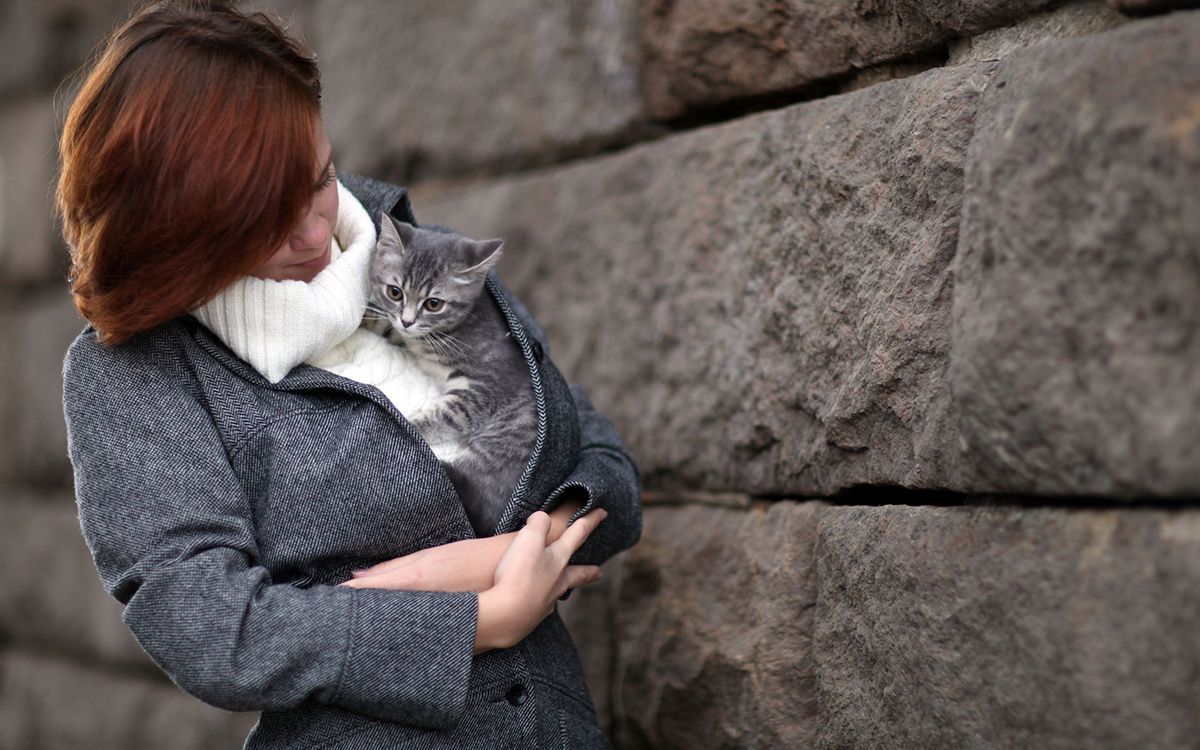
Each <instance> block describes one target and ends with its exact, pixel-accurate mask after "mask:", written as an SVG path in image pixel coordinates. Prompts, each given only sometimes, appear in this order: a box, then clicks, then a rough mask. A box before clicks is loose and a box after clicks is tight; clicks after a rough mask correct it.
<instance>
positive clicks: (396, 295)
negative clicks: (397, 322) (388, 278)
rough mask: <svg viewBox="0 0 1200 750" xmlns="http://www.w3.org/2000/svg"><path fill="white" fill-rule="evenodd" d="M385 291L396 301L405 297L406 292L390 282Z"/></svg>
mask: <svg viewBox="0 0 1200 750" xmlns="http://www.w3.org/2000/svg"><path fill="white" fill-rule="evenodd" d="M385 291H387V296H388V299H390V300H392V301H394V302H399V301H400V300H402V299H404V292H402V291H400V287H398V286H392V285H391V284H388V286H387V289H386V290H385Z"/></svg>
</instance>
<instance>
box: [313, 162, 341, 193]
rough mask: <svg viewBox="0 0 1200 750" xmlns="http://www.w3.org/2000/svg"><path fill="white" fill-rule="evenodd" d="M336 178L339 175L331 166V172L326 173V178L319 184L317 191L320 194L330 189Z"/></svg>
mask: <svg viewBox="0 0 1200 750" xmlns="http://www.w3.org/2000/svg"><path fill="white" fill-rule="evenodd" d="M336 177H337V173H336V172H334V171H333V167H332V166H330V167H329V171H328V172H326V173H325V176H324V177H323V178H321V181H320V182H318V183H317V191H318V192H320V191H322V190H324V189H325V188H327V187H329V185H330V183H332V182H333V181H334V179H335V178H336Z"/></svg>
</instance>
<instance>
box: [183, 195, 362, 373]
mask: <svg viewBox="0 0 1200 750" xmlns="http://www.w3.org/2000/svg"><path fill="white" fill-rule="evenodd" d="M333 237H334V241H333V247H332V248H331V251H330V259H329V265H327V266H326V267H325V268H324V270H322V271H321V272H320V273H319V274H317V276H316V278H314V279H313V280H312V281H311V282H308V283H305V282H303V281H293V280H289V281H273V280H271V279H257V278H254V277H252V276H244V277H242V278H240V279H238V280H237V281H235V282H233V283H232V284H230V285H229V286H228V287H226V288H225V289H224V290H222V291H221V293H220V294H218V295H217V296H216V297H214V298H212V299H211V300H209V301H208V302H207V303H205V304H204V305H201V306H200V307H197V308H196V309H194V310H192V311H191V314H192V315H193V316H195V317H196V319H197V320H199V321H200V322H201V323H203V324H204V325H205V326H206V327H207V328H208V329H209V330H210V331H212V332H213V333H214V334H216V336H217V337H218V338H219V339H221V341H223V342H224V343H225V345H226V346H228V347H229V348H230V349H232V350H233V352H234V353H235V354H237V355H238V356H239V357H241V358H242V359H243V360H245V361H246V362H247V363H249V364H250V365H251V366H252V367H253V368H254V369H255V370H257V371H258V372H259V373H260V374H261V375H262V376H263V377H264V378H266V379H267V380H269V381H270V382H272V383H278V382H279V381H280V380H283V378H284V376H286V375H287V374H288V372H290V371H291V370H292V368H293V367H295V366H296V365H298V364H300V363H301V362H305V361H307V360H309V359H311V358H313V357H315V356H317V355H319V354H321V353H323V352H324V351H325V350H326V349H328V348H329V347H331V346H333V345H335V344H337V343H339V342H341V341H342V340H343V339H345V338H346V337H347V336H349V335H350V334H352V333H354V330H355V329H356V328H358V325H359V323H361V322H362V317H363V312H364V310H365V309H366V304H367V295H368V292H369V285H368V279H367V273H368V266H369V264H370V260H371V249H372V248H373V247H374V246H375V239H376V235H375V225H374V224H373V223H372V221H371V217H370V216H369V215H368V214H367V210H366V209H365V208H363V206H362V204H361V203H359V201H358V199H357V198H355V197H354V195H353V194H352V193H351V192H350V191H349V190H347V189H346V188H345V186H343V185H342V183H341V182H340V181H339V182H338V215H337V222H336V224H335V225H334V228H333Z"/></svg>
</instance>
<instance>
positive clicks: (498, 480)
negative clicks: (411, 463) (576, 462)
mask: <svg viewBox="0 0 1200 750" xmlns="http://www.w3.org/2000/svg"><path fill="white" fill-rule="evenodd" d="M376 326H377V328H381V329H385V330H377V332H379V333H382V334H383V335H385V336H386V337H387V338H388V340H389V341H391V342H392V343H395V344H397V345H400V346H406V347H408V349H409V350H410V351H411V352H412V354H413V355H414V357H415V358H416V359H417V361H418V364H419V366H421V367H422V368H423V369H424V370H425V371H426V373H427V374H429V375H430V377H431V378H433V379H435V380H436V381H437V382H440V383H441V385H442V388H441V395H440V396H439V397H438V398H435V399H433V400H431V401H429V402H428V403H426V404H425V406H424V407H423V408H422V409H420V410H419V411H418V412H416V413H414V414H412V415H411V416H409V420H410V421H411V422H412V423H413V425H414V426H415V427H416V428H417V429H418V430H419V431H420V432H421V434H422V436H423V437H424V438H425V440H426V442H428V443H429V445H430V448H432V449H433V452H434V454H435V455H436V456H437V457H438V459H439V460H440V461H441V462H442V463H443V464H444V466H445V468H446V470H447V473H449V475H450V479H451V481H453V483H454V485H455V487H456V489H457V490H458V493H459V496H460V497H461V498H462V501H463V507H464V509H465V510H466V512H467V516H468V518H469V519H470V520H471V523H472V525H473V526H474V527H475V530H476V532H477V533H478V534H480V535H484V534H490V533H491V532H492V531H493V530H494V528H495V524H496V522H497V521H498V520H499V518H500V515H501V513H502V512H503V510H504V508H505V507H506V506H507V504H508V500H509V498H510V497H511V495H512V492H513V489H514V488H515V487H516V484H517V482H518V480H519V479H520V476H521V473H522V472H523V471H524V468H525V464H526V462H527V461H528V459H529V455H530V453H531V452H532V450H533V444H534V442H535V440H536V437H537V409H536V405H535V403H534V396H533V389H532V386H531V384H530V376H529V367H528V364H527V363H526V361H525V357H524V354H523V352H522V351H521V348H520V346H519V345H518V344H517V342H516V340H515V339H514V338H513V337H512V336H511V335H510V333H509V328H508V324H507V322H506V321H505V319H504V316H503V314H502V313H501V312H500V309H499V307H498V306H497V305H496V303H495V301H494V300H493V299H492V296H491V294H490V293H489V292H488V291H487V290H486V289H484V290H482V291H481V293H480V294H479V296H478V298H477V299H476V300H475V303H474V305H473V306H472V309H471V313H470V315H469V316H468V317H467V319H466V320H465V321H464V322H463V323H462V324H460V325H459V326H458V327H457V328H455V329H454V330H452V331H449V332H447V333H440V334H439V333H434V334H430V335H429V336H426V337H424V338H421V339H406V338H405V337H403V336H402V335H401V334H400V333H399V332H397V331H396V330H395V329H394V328H392V326H391V325H389V324H387V323H383V322H381V323H377V324H376Z"/></svg>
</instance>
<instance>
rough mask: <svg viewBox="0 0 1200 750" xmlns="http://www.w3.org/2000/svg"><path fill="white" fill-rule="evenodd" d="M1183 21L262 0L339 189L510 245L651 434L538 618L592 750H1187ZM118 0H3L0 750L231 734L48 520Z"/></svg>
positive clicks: (1199, 568)
mask: <svg viewBox="0 0 1200 750" xmlns="http://www.w3.org/2000/svg"><path fill="white" fill-rule="evenodd" d="M258 4H260V5H263V4H266V5H269V4H270V3H258ZM1198 5H1200V3H1196V2H1194V0H1192V1H1191V2H1189V1H1187V0H1183V1H1181V0H1111V2H1109V3H1105V2H1100V1H1098V0H1095V1H1092V0H1087V1H1085V0H1078V1H1076V2H1065V3H1064V2H1053V1H1051V0H1007V1H1005V2H982V1H980V0H967V1H960V2H945V1H944V0H874V1H873V2H866V3H842V2H834V1H833V0H827V1H823V2H801V0H771V1H770V2H768V1H767V0H750V1H748V2H746V1H743V2H734V1H733V0H669V1H668V0H581V1H580V2H572V3H561V2H552V1H551V0H512V1H511V2H505V3H495V2H483V1H482V0H478V1H477V0H462V1H461V2H454V3H442V2H434V0H413V1H412V2H407V3H403V4H397V3H392V2H387V1H386V0H357V1H356V2H355V3H338V2H335V0H288V1H287V2H284V3H277V4H274V7H276V8H279V9H281V10H282V11H283V12H284V13H286V14H287V15H288V16H290V17H291V18H293V19H294V23H295V24H296V26H297V27H298V28H300V29H302V30H303V31H304V33H305V35H306V36H307V37H308V38H309V39H310V41H311V42H312V44H313V46H314V47H315V48H316V50H317V51H318V54H319V57H320V59H321V65H322V70H323V75H324V82H325V87H326V124H327V127H328V130H329V132H330V136H331V139H332V141H333V143H334V146H335V149H336V153H337V158H338V162H339V166H340V168H342V169H343V170H352V171H361V172H364V173H367V174H371V175H374V176H377V177H381V178H385V179H390V180H394V181H400V182H405V183H408V184H410V185H411V186H412V188H413V200H414V205H415V208H416V212H417V215H418V217H419V218H420V219H421V220H422V221H431V222H437V223H443V224H447V225H449V226H452V227H455V228H457V229H459V230H460V231H463V232H466V233H470V234H473V235H477V236H481V237H482V236H501V237H504V238H505V239H506V241H507V244H506V255H505V259H504V261H502V265H501V272H502V274H503V275H504V276H505V278H506V280H507V281H508V283H509V284H510V285H511V286H513V287H514V288H515V289H516V290H517V291H518V292H519V294H520V295H521V296H522V298H523V299H524V300H525V301H526V302H527V304H528V305H529V306H530V307H531V309H532V310H533V311H534V313H535V314H536V315H537V316H538V317H539V319H540V320H541V322H542V323H543V324H544V326H545V327H546V328H547V330H548V331H549V334H550V337H551V341H552V343H553V354H554V357H555V360H556V361H557V362H558V363H559V365H560V367H561V368H562V369H563V370H564V372H566V373H567V375H568V376H569V377H570V378H571V379H573V380H575V381H577V382H580V383H582V384H583V385H584V386H585V387H586V388H587V389H588V391H589V392H590V394H591V395H592V397H593V400H594V401H595V403H596V404H597V406H598V407H599V408H601V409H602V410H604V411H605V412H606V413H608V414H610V415H611V416H612V417H613V419H614V421H615V422H616V423H617V425H618V427H619V428H620V429H621V431H622V433H623V434H624V435H625V436H626V438H627V440H628V442H629V444H630V446H631V448H632V450H633V451H634V453H635V454H636V455H637V457H638V460H639V462H640V464H641V466H642V469H643V472H644V478H645V485H646V492H645V498H644V500H645V505H646V519H645V533H644V536H643V538H642V540H641V542H640V543H639V544H638V546H637V547H635V548H634V549H633V550H631V551H630V552H628V553H626V554H624V555H622V556H620V557H618V558H616V559H615V560H613V561H612V562H610V563H609V564H608V566H607V571H606V573H607V574H606V576H605V580H604V582H603V583H602V584H597V585H596V586H593V587H590V588H587V589H584V590H581V591H580V592H578V593H577V594H576V595H575V596H574V597H572V599H571V600H570V601H569V602H568V603H567V604H566V605H564V606H563V610H564V611H565V613H566V616H567V617H568V620H569V624H570V625H571V627H572V630H573V632H574V633H575V635H576V639H577V641H578V642H579V644H580V649H581V652H582V653H583V656H584V659H585V664H586V665H587V669H588V671H589V675H588V677H589V680H590V682H591V686H592V692H593V697H594V699H595V701H596V703H597V706H598V707H599V708H600V710H601V714H602V717H603V720H604V721H605V722H606V725H607V728H608V731H609V734H610V736H611V737H612V738H613V741H614V745H615V746H617V747H621V748H707V747H713V748H777V747H807V746H819V747H826V748H851V747H853V748H858V747H1064V748H1065V747H1114V748H1115V747H1138V748H1183V747H1195V746H1196V741H1197V740H1196V738H1197V737H1200V711H1197V706H1200V636H1198V635H1197V633H1200V502H1198V501H1200V448H1198V447H1197V446H1200V210H1197V209H1198V208H1200V204H1198V202H1197V198H1196V196H1197V195H1200V10H1197V9H1195V8H1196V6H1198ZM126 8H127V3H125V2H118V1H117V0H106V1H105V2H83V1H82V0H54V2H44V1H43V2H35V1H34V0H0V287H2V288H3V295H0V346H2V347H3V351H5V352H6V355H5V357H4V359H3V362H2V364H0V420H2V425H3V428H4V432H3V434H4V436H5V437H4V441H5V442H4V445H3V448H4V450H3V451H2V452H0V492H2V493H3V497H2V499H0V563H2V565H0V571H3V572H2V573H0V576H3V581H2V583H3V585H2V586H0V748H9V747H11V748H58V747H78V746H84V745H86V746H88V747H96V748H108V747H113V748H118V747H120V748H128V747H158V746H171V747H176V746H179V747H197V748H199V747H228V746H233V745H236V744H237V742H238V741H239V740H240V737H242V736H243V735H244V733H245V731H246V729H247V728H248V726H249V724H250V723H252V721H253V718H254V717H253V716H249V715H238V714H229V713H227V712H223V711H220V710H217V709H213V708H209V707H207V706H204V705H203V704H200V703H199V702H197V701H195V700H193V699H191V698H190V697H188V696H186V695H184V694H183V693H181V692H180V691H178V690H177V689H176V688H174V686H172V685H171V684H170V683H169V682H168V681H167V680H166V679H165V678H164V677H162V676H161V674H160V673H159V672H158V671H157V669H155V668H154V666H153V665H152V664H150V663H149V661H148V660H147V658H146V657H145V655H144V654H143V653H142V652H141V650H140V649H139V648H138V646H137V645H136V643H135V642H134V641H133V640H132V638H131V637H130V636H129V634H128V632H127V631H126V630H125V628H124V626H123V625H122V624H121V622H120V607H119V605H117V604H116V602H114V601H112V600H111V599H109V598H108V597H107V596H106V595H105V594H104V592H103V590H102V589H101V587H100V584H99V581H98V579H97V578H96V576H95V572H94V568H93V567H92V564H91V561H90V559H89V557H88V554H87V550H86V548H85V547H84V546H83V543H82V540H81V538H80V536H79V533H78V527H77V521H76V518H75V510H74V505H73V502H72V496H71V489H70V469H69V465H68V464H67V461H66V455H65V434H64V431H63V427H62V418H61V408H60V406H59V384H58V382H57V377H58V376H57V373H58V371H59V367H60V364H61V358H62V354H63V352H64V350H65V348H66V344H67V343H68V342H69V341H70V340H71V338H73V337H74V335H75V334H76V333H77V332H78V330H79V328H80V326H81V325H82V323H81V321H80V320H79V319H78V317H77V316H76V315H75V313H74V311H73V309H72V308H71V305H70V300H69V298H68V296H67V295H66V293H65V290H64V289H65V287H64V281H63V269H64V264H65V251H64V250H63V249H62V247H61V244H60V241H59V240H58V239H57V236H56V233H55V229H54V226H53V224H52V221H51V213H50V209H49V203H48V195H49V191H50V190H51V188H52V183H53V172H54V156H53V144H54V138H55V136H54V132H55V127H56V124H57V123H58V122H59V121H60V120H61V116H62V111H63V108H64V104H63V99H65V97H67V96H68V95H69V94H68V93H67V92H69V87H63V88H61V89H59V88H58V86H59V82H60V81H61V80H62V78H63V76H64V75H65V74H67V73H68V72H69V71H70V70H72V69H73V68H74V67H75V66H76V65H77V64H78V60H80V59H81V58H82V57H83V56H84V55H85V54H86V53H87V51H88V50H89V49H90V48H91V46H92V45H93V44H94V42H95V40H97V39H99V38H100V37H101V36H102V35H103V33H104V32H105V31H107V30H108V29H109V28H111V26H112V24H113V23H114V22H115V20H116V19H117V18H118V17H119V16H120V15H121V14H122V13H123V12H125V10H126ZM56 90H57V92H58V98H57V101H56ZM56 104H57V106H56ZM99 694H104V695H105V696H106V701H105V704H104V705H103V706H102V707H101V706H98V705H97V702H96V699H95V696H96V695H99Z"/></svg>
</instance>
